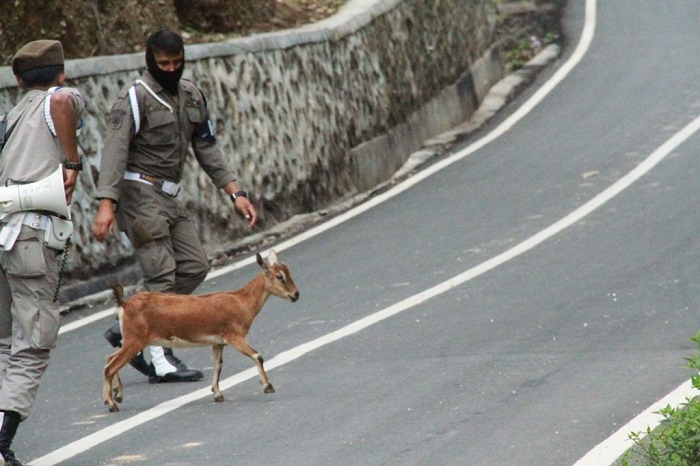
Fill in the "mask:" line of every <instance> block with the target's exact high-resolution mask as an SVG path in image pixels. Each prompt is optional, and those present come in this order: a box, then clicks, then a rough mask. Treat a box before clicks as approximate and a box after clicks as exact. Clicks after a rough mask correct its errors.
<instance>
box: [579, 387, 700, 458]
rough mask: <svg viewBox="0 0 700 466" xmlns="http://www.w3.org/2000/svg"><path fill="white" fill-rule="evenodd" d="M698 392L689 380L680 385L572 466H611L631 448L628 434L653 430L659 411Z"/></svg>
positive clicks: (659, 417) (661, 417)
mask: <svg viewBox="0 0 700 466" xmlns="http://www.w3.org/2000/svg"><path fill="white" fill-rule="evenodd" d="M698 394H699V393H698V391H697V390H696V389H695V388H693V384H692V382H691V381H690V380H688V381H686V382H684V383H682V384H681V385H680V386H679V387H678V388H676V389H675V390H674V391H672V392H671V393H669V394H668V395H666V396H665V397H663V398H662V399H660V400H659V401H657V402H656V403H654V404H653V405H651V406H649V407H648V408H647V409H645V410H644V412H642V413H641V414H639V415H638V416H637V417H635V418H634V419H632V420H631V421H630V422H628V423H627V424H625V425H624V426H622V427H621V428H620V429H619V430H618V431H617V432H615V433H614V434H612V435H611V436H610V437H608V438H607V439H606V440H604V441H603V442H601V443H599V444H598V445H597V446H596V447H595V448H594V449H593V450H591V451H589V452H588V453H587V454H586V456H584V457H583V458H581V459H580V460H578V461H577V462H576V463H575V464H574V466H601V465H610V464H613V463H614V462H615V461H616V460H617V459H618V458H619V457H620V456H622V454H623V453H624V452H625V451H627V449H628V448H631V447H632V445H633V444H632V441H631V440H630V439H629V437H628V435H629V433H630V432H640V433H643V432H646V430H647V427H651V428H652V429H654V428H655V427H656V426H657V425H658V424H659V423H660V422H661V421H662V420H663V416H662V415H661V414H658V412H659V410H661V409H662V408H665V407H666V406H673V407H675V406H679V405H680V404H681V403H684V402H685V401H686V399H687V398H693V397H695V396H697V395H698Z"/></svg>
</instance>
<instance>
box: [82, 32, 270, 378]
mask: <svg viewBox="0 0 700 466" xmlns="http://www.w3.org/2000/svg"><path fill="white" fill-rule="evenodd" d="M146 64H147V67H148V71H146V72H145V73H144V74H143V75H142V76H141V79H138V80H136V83H135V84H133V85H130V86H128V87H127V88H125V89H124V90H122V92H121V93H120V94H119V98H118V99H117V101H116V102H115V104H114V106H113V107H112V110H111V113H110V115H109V121H108V122H107V127H108V131H107V135H106V138H105V146H104V151H103V153H102V162H101V167H100V178H99V184H98V186H97V194H96V196H95V197H96V198H97V199H98V200H99V208H98V211H97V215H96V216H95V220H94V222H93V225H92V233H93V235H94V236H95V238H96V239H97V240H98V241H105V240H106V239H107V237H108V236H109V235H111V234H112V233H113V232H114V227H115V225H116V226H118V227H119V229H120V230H121V231H123V232H124V233H125V234H126V236H127V237H128V238H129V240H130V241H131V244H132V245H133V246H134V251H135V255H136V257H137V258H138V260H139V263H140V265H141V270H142V272H143V284H144V288H145V289H146V290H147V291H156V292H166V293H179V294H190V293H192V292H193V291H194V290H195V288H197V286H199V284H200V283H202V281H203V280H204V278H205V277H206V275H207V272H208V271H209V261H208V259H207V256H206V254H205V252H204V248H203V247H202V243H201V240H200V239H199V236H198V235H197V229H196V228H195V225H194V223H193V222H192V220H191V219H190V217H189V215H188V214H187V212H186V211H185V208H184V205H182V204H181V203H180V202H179V201H178V193H179V191H180V185H179V183H180V180H181V179H182V174H183V173H182V171H183V170H184V168H185V167H187V166H189V165H187V163H186V158H187V154H188V149H189V146H190V145H191V146H192V150H193V152H194V154H195V156H196V159H197V162H199V165H200V166H201V168H202V169H203V170H204V172H205V173H206V174H207V175H209V177H210V178H211V180H212V181H213V183H214V185H215V186H216V187H217V188H218V189H223V190H224V191H225V192H226V194H227V195H228V196H230V198H231V200H232V201H233V207H234V209H235V210H236V211H237V212H238V214H240V216H241V217H244V218H245V220H246V223H247V224H248V226H249V227H250V226H253V224H254V223H255V221H256V219H257V214H256V212H255V208H254V207H253V205H252V204H251V203H250V202H249V201H248V198H247V194H246V192H245V191H241V189H240V188H239V187H238V184H236V177H235V176H234V174H233V171H232V170H231V169H229V167H228V164H227V163H226V159H225V158H224V156H223V154H222V153H221V149H220V148H219V146H218V144H217V142H216V137H215V136H214V130H213V128H214V125H213V124H212V123H211V122H210V121H209V115H208V112H207V107H206V101H205V99H204V94H202V91H201V90H200V89H199V88H198V87H197V86H196V85H195V84H194V83H193V82H191V81H189V80H187V79H180V78H181V76H182V72H183V70H184V68H185V49H184V45H183V42H182V37H180V36H179V35H178V34H177V33H175V32H173V31H167V30H165V31H158V32H156V33H154V34H152V35H151V36H150V37H149V38H148V40H147V41H146ZM115 204H116V209H114V205H115ZM105 338H107V340H108V341H109V343H110V344H112V346H119V345H120V343H121V332H120V328H119V324H117V325H115V326H114V327H112V328H110V329H109V330H107V332H106V333H105ZM143 353H150V356H151V357H150V363H149V362H147V360H146V358H144V354H143ZM143 353H139V355H137V356H136V357H135V358H134V359H132V360H131V361H130V363H131V365H132V366H134V367H135V368H136V369H137V370H139V371H140V372H142V373H143V374H144V375H148V377H149V380H150V381H151V383H160V382H187V381H195V380H199V379H201V378H202V376H203V374H202V372H200V371H198V370H196V369H191V368H189V367H187V366H186V365H185V364H183V363H182V362H181V361H180V360H179V359H178V358H176V357H175V356H174V355H173V353H172V350H170V349H166V350H163V348H161V347H159V346H150V347H148V349H147V350H144V351H143Z"/></svg>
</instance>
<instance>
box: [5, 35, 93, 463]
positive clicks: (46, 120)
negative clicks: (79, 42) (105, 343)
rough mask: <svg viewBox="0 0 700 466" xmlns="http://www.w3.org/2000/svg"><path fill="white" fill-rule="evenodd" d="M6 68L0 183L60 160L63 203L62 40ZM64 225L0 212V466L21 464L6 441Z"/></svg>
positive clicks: (44, 317)
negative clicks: (11, 90) (12, 81)
mask: <svg viewBox="0 0 700 466" xmlns="http://www.w3.org/2000/svg"><path fill="white" fill-rule="evenodd" d="M12 71H13V73H14V74H15V77H16V79H17V83H18V84H19V87H20V88H21V89H22V90H23V91H24V93H25V94H24V97H23V98H22V100H21V101H20V102H19V104H17V106H16V107H14V108H13V109H12V110H10V112H9V113H8V114H7V115H5V118H4V120H3V121H4V125H5V128H4V129H3V130H2V133H3V134H4V135H5V145H4V148H3V149H2V152H0V187H8V186H10V187H11V186H12V185H14V184H22V183H29V182H36V181H40V180H44V179H46V178H47V177H49V176H50V175H51V174H52V173H54V172H56V170H58V167H59V164H63V169H62V172H63V173H62V174H63V180H64V190H65V199H66V205H68V204H70V202H71V197H72V193H73V189H74V187H75V183H76V181H77V177H78V170H80V169H81V168H82V163H81V160H80V157H79V155H78V147H77V138H76V128H77V127H78V124H79V122H80V114H81V113H82V111H83V110H84V108H85V103H84V101H83V97H82V96H81V95H80V93H79V92H78V90H77V89H72V88H61V87H58V86H62V85H63V84H64V81H65V79H66V74H65V73H64V59H63V47H62V45H61V43H60V42H58V41H55V40H38V41H34V42H30V43H28V44H27V45H25V46H24V47H22V48H21V49H19V50H18V51H17V53H16V54H15V56H14V57H13V59H12ZM1 127H2V125H0V128H1ZM1 136H2V135H0V137H1ZM59 189H60V187H59ZM66 212H67V209H66ZM66 225H68V226H70V227H71V228H70V229H72V225H71V224H70V223H69V222H67V221H66V220H61V219H60V218H59V217H58V216H56V215H55V214H54V215H51V213H47V212H43V211H42V212H28V211H17V209H16V208H9V209H5V211H4V212H0V457H1V459H0V464H6V465H21V464H22V463H21V462H20V461H19V460H18V459H17V457H16V456H15V454H14V453H13V452H12V450H11V449H10V446H11V443H12V440H13V438H14V436H15V433H16V432H17V427H18V425H19V423H20V421H23V420H25V419H26V418H27V416H29V413H30V411H31V408H32V405H33V403H34V399H35V398H36V394H37V390H38V389H39V381H40V379H41V376H42V374H43V373H44V371H45V369H46V367H47V365H48V362H49V351H50V350H51V349H52V348H54V347H55V345H56V340H57V337H58V329H59V317H60V316H59V310H58V304H57V302H56V300H55V294H56V293H57V288H56V287H57V285H58V275H59V262H60V256H61V250H62V249H63V246H64V244H56V243H52V242H51V241H49V242H48V245H47V241H48V238H49V233H50V231H52V229H54V231H55V229H56V228H63V227H65V226H66ZM47 230H48V232H47Z"/></svg>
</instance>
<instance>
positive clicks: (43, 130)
mask: <svg viewBox="0 0 700 466" xmlns="http://www.w3.org/2000/svg"><path fill="white" fill-rule="evenodd" d="M55 92H62V93H68V95H69V96H70V97H71V100H72V101H73V108H74V109H75V116H76V120H77V121H80V115H81V114H82V112H83V110H84V109H85V101H84V100H83V97H82V95H81V94H80V92H79V91H78V90H77V89H74V88H70V87H64V88H59V89H58V90H57V91H55ZM48 95H49V92H48V91H41V90H31V91H29V92H27V93H26V94H25V95H24V97H23V98H22V100H21V101H20V102H19V104H17V106H15V107H14V108H13V109H12V110H10V112H9V113H8V114H7V118H8V120H7V129H8V130H9V129H10V128H11V127H12V125H13V124H14V123H15V121H17V119H18V118H20V116H21V121H20V122H19V124H18V125H17V126H16V127H15V129H14V130H13V132H12V134H11V135H10V138H9V139H8V141H7V144H5V148H4V149H3V151H2V154H0V186H5V183H6V181H7V180H8V179H12V180H15V181H19V182H33V181H39V180H42V179H44V178H46V177H47V176H49V175H51V174H52V173H53V172H54V171H56V168H58V164H59V163H63V161H64V160H65V159H66V154H65V153H64V152H63V149H62V148H61V145H60V144H59V142H58V139H57V138H56V137H55V136H54V135H53V134H52V133H51V130H50V129H49V124H50V122H48V121H47V119H46V117H45V115H44V105H45V99H46V97H47V96H48Z"/></svg>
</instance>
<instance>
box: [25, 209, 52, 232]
mask: <svg viewBox="0 0 700 466" xmlns="http://www.w3.org/2000/svg"><path fill="white" fill-rule="evenodd" d="M49 221H50V219H49V216H48V215H41V214H35V213H32V212H29V213H28V214H27V215H25V216H24V220H22V223H23V224H25V225H28V226H30V227H32V228H36V229H39V230H46V225H48V223H49Z"/></svg>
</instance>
